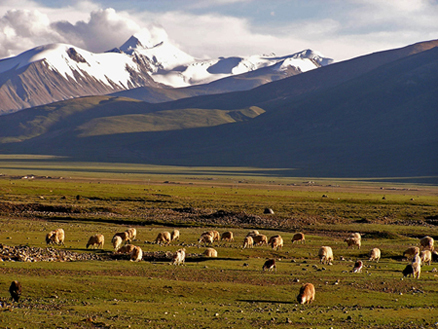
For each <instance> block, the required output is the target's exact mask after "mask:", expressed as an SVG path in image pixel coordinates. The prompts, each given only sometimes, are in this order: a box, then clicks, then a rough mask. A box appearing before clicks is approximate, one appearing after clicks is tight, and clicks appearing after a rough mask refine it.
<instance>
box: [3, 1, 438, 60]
mask: <svg viewBox="0 0 438 329" xmlns="http://www.w3.org/2000/svg"><path fill="white" fill-rule="evenodd" d="M0 1H1V3H0V58H2V57H6V56H10V55H14V54H15V55H16V54H18V53H19V52H22V51H25V50H27V49H29V48H32V47H35V46H38V45H41V44H45V43H52V42H64V43H70V44H73V45H76V46H78V47H82V48H85V49H87V50H91V51H96V52H101V51H105V50H108V49H111V48H113V47H118V46H121V45H122V44H123V43H124V42H125V41H126V40H127V39H128V38H129V36H130V35H132V34H135V33H139V32H141V33H143V34H150V37H151V38H152V39H154V40H159V39H162V38H167V35H168V36H169V39H171V40H173V42H175V43H176V44H177V45H178V46H180V47H181V48H182V50H184V51H186V52H187V53H189V54H190V55H193V56H195V57H218V56H233V55H250V54H261V53H266V52H275V53H276V54H278V55H285V54H290V53H293V52H298V51H301V50H303V49H307V48H311V49H313V50H317V51H320V52H321V53H323V54H324V55H326V56H328V57H333V58H335V59H336V60H340V59H346V58H350V57H354V56H358V55H361V54H366V53H370V52H374V51H378V50H383V49H390V48H394V47H401V46H405V45H407V44H410V43H414V42H419V41H423V40H429V39H435V38H437V37H438V36H437V31H438V20H437V19H436V17H438V4H437V2H436V1H435V0H386V1H381V0H349V1H347V0H346V1H333V2H331V5H330V8H331V14H330V11H327V13H326V11H319V12H318V14H317V15H314V16H312V15H309V14H308V15H303V16H302V17H306V18H302V19H298V20H297V19H296V20H295V21H281V16H282V14H283V13H282V12H280V11H279V10H280V8H278V7H277V8H276V9H275V24H274V25H270V24H271V23H272V16H269V15H268V16H269V17H271V23H269V20H268V21H267V22H264V21H261V20H260V19H258V20H255V21H254V23H253V24H252V23H251V20H250V19H249V18H244V17H235V16H230V15H228V14H221V9H222V8H223V9H224V10H225V9H227V11H224V12H230V8H232V5H233V4H238V3H245V2H252V3H251V6H255V7H256V6H257V1H254V0H214V1H208V6H206V2H205V1H200V0H190V1H188V5H187V6H186V7H187V8H189V7H191V8H192V9H193V8H196V6H197V7H198V8H199V6H202V5H203V4H204V9H205V8H208V9H209V8H214V9H215V10H214V12H213V11H211V12H205V10H203V12H204V14H199V13H197V14H195V13H191V12H190V10H189V9H186V8H184V10H180V11H168V12H152V11H133V10H132V11H129V12H128V11H115V10H113V9H108V8H107V9H105V8H101V7H100V5H98V4H97V3H95V2H93V1H73V2H72V5H70V6H67V7H64V8H49V7H45V6H42V5H41V4H38V3H36V2H35V1H31V0H0ZM169 1H171V0H169ZM176 1H179V0H176ZM319 1H325V0H314V1H313V2H311V5H312V6H318V4H319ZM101 3H104V2H101ZM290 3H293V2H284V3H283V4H289V7H285V9H284V11H286V10H287V8H289V9H291V8H292V6H293V5H290ZM321 4H324V5H326V7H327V3H326V2H321ZM311 5H307V6H304V7H306V8H307V9H309V8H310V9H312V8H311ZM227 6H228V7H227ZM251 6H250V7H251ZM14 8H26V10H23V9H18V10H14V11H11V10H12V9H14ZM281 9H282V8H281ZM194 11H195V12H197V10H196V9H195V10H194ZM272 12H274V11H272ZM268 13H269V12H268ZM295 17H296V15H295ZM256 24H257V25H256ZM161 27H162V28H164V30H165V32H164V31H163V29H162V28H161ZM166 32H167V34H166ZM151 42H154V41H153V40H151Z"/></svg>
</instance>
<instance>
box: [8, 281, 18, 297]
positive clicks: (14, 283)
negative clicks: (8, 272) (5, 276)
mask: <svg viewBox="0 0 438 329" xmlns="http://www.w3.org/2000/svg"><path fill="white" fill-rule="evenodd" d="M9 293H10V294H11V298H12V299H13V300H14V301H15V302H18V300H19V299H20V296H21V283H20V282H18V281H12V283H11V285H10V286H9Z"/></svg>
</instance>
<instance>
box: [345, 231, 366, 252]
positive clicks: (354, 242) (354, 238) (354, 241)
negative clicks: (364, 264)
mask: <svg viewBox="0 0 438 329" xmlns="http://www.w3.org/2000/svg"><path fill="white" fill-rule="evenodd" d="M361 240H362V238H361V236H360V233H351V235H350V236H349V237H348V238H346V239H345V240H344V241H345V242H347V248H350V247H351V246H353V247H354V246H357V249H360V245H361Z"/></svg>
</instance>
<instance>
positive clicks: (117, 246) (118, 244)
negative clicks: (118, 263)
mask: <svg viewBox="0 0 438 329" xmlns="http://www.w3.org/2000/svg"><path fill="white" fill-rule="evenodd" d="M111 243H112V244H113V247H114V251H116V252H117V251H118V250H119V249H120V247H121V246H122V243H123V240H122V238H121V237H120V236H118V235H116V236H114V237H113V239H112V240H111Z"/></svg>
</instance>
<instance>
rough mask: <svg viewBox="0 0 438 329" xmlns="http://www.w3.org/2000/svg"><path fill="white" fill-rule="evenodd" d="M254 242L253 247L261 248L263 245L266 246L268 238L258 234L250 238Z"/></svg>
mask: <svg viewBox="0 0 438 329" xmlns="http://www.w3.org/2000/svg"><path fill="white" fill-rule="evenodd" d="M252 239H253V241H254V245H256V246H263V245H264V244H266V245H268V237H267V236H266V235H264V234H259V235H256V236H254V237H252Z"/></svg>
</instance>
